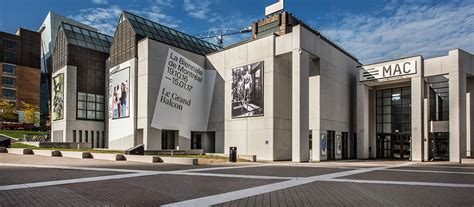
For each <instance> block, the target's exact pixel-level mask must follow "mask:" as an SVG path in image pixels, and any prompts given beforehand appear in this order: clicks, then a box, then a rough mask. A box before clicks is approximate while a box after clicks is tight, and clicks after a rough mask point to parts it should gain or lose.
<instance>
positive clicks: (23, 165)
mask: <svg viewBox="0 0 474 207" xmlns="http://www.w3.org/2000/svg"><path fill="white" fill-rule="evenodd" d="M0 166H7V167H32V168H50V169H61V170H88V171H102V172H103V171H110V172H125V173H141V172H158V171H150V170H127V169H114V168H95V167H74V166H58V165H33V164H13V163H0Z"/></svg>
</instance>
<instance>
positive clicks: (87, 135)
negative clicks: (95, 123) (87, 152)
mask: <svg viewBox="0 0 474 207" xmlns="http://www.w3.org/2000/svg"><path fill="white" fill-rule="evenodd" d="M85 134H86V141H85V142H86V143H88V142H89V132H88V131H85Z"/></svg>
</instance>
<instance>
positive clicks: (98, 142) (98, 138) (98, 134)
mask: <svg viewBox="0 0 474 207" xmlns="http://www.w3.org/2000/svg"><path fill="white" fill-rule="evenodd" d="M96 139H97V147H100V132H99V131H97V138H96ZM102 139H103V137H102Z"/></svg>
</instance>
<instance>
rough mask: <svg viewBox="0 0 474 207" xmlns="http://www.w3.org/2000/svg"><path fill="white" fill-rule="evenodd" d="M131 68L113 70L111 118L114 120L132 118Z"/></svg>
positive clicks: (110, 101) (110, 95)
mask: <svg viewBox="0 0 474 207" xmlns="http://www.w3.org/2000/svg"><path fill="white" fill-rule="evenodd" d="M129 90H130V67H127V68H124V69H121V70H112V72H111V75H110V85H109V104H110V105H111V107H110V109H111V111H110V113H111V115H110V117H112V119H120V118H126V117H129V116H130V91H129Z"/></svg>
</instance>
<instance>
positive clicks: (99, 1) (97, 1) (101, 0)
mask: <svg viewBox="0 0 474 207" xmlns="http://www.w3.org/2000/svg"><path fill="white" fill-rule="evenodd" d="M92 3H94V4H107V0H92Z"/></svg>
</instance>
